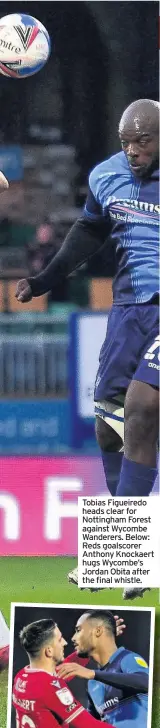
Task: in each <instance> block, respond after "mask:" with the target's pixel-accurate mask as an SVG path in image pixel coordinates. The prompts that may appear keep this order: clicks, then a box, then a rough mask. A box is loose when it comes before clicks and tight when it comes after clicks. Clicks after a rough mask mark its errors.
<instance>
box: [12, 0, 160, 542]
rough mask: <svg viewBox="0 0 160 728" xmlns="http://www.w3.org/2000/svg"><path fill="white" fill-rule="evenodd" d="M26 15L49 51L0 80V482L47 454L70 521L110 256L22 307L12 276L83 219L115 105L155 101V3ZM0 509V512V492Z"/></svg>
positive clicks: (89, 488)
mask: <svg viewBox="0 0 160 728" xmlns="http://www.w3.org/2000/svg"><path fill="white" fill-rule="evenodd" d="M146 9H147V12H146ZM16 10H17V4H16V3H15V2H0V15H1V16H3V15H5V14H8V13H10V12H12V13H13V12H16ZM25 12H26V13H30V14H32V15H34V16H36V15H37V13H38V17H39V19H40V20H41V21H42V23H44V25H45V26H46V27H47V28H48V31H49V33H50V36H51V41H52V54H51V58H50V60H49V62H48V64H47V65H46V67H45V68H44V69H43V70H42V71H41V73H40V74H38V75H36V76H33V77H32V78H29V79H26V80H25V81H24V82H22V81H21V82H20V81H19V82H18V81H15V82H13V81H12V80H11V79H5V78H4V77H3V76H1V81H0V102H1V115H0V169H1V170H2V171H3V172H4V174H6V176H7V177H8V179H9V181H10V189H9V192H6V193H3V195H2V196H1V198H0V397H1V413H0V471H1V483H2V490H3V491H4V488H5V489H6V488H8V492H9V496H8V497H9V498H10V496H12V495H13V497H14V496H15V497H17V498H18V497H19V493H20V490H22V489H21V479H23V481H24V478H25V479H26V480H25V484H26V487H27V467H26V461H24V460H23V456H29V457H30V467H31V476H30V478H31V479H30V485H32V484H33V482H35V477H36V476H35V469H36V463H35V461H34V456H36V455H37V456H38V458H39V456H42V458H43V457H44V456H45V458H44V462H45V463H46V469H47V470H46V474H45V468H44V482H45V475H46V478H47V477H49V476H51V477H52V476H53V479H54V482H53V487H54V488H55V480H56V479H57V478H59V479H60V480H59V490H60V491H62V500H63V492H64V491H65V492H66V493H67V495H65V498H68V499H70V498H72V493H73V491H75V496H74V498H75V502H74V505H73V512H72V517H73V518H74V519H75V518H76V517H77V511H76V503H77V493H78V492H79V494H81V495H82V494H83V492H84V493H86V492H88V493H89V492H90V493H91V492H94V493H97V490H99V492H103V491H104V490H105V484H104V479H103V472H102V467H101V463H100V460H99V453H98V448H97V446H96V442H95V437H94V419H93V383H94V376H95V371H96V366H97V360H98V353H99V348H100V344H101V340H102V339H103V336H104V330H105V327H106V321H107V311H108V310H109V308H110V306H111V303H112V277H113V275H114V267H115V262H114V251H113V250H112V247H111V246H110V245H108V264H107V267H106V264H105V266H104V261H103V250H102V252H101V254H100V253H99V254H98V255H96V256H94V257H93V258H92V259H91V260H90V262H89V263H88V264H85V265H84V266H82V268H81V269H79V271H78V272H77V273H76V274H74V275H72V276H71V277H70V278H69V279H68V280H67V281H66V285H65V287H63V288H62V289H61V286H59V285H58V286H57V289H55V288H54V290H52V291H51V292H50V293H49V294H48V295H45V296H41V297H40V298H36V299H33V301H32V302H31V303H29V304H25V305H24V306H23V307H22V305H21V304H20V303H18V302H17V300H16V298H15V289H16V281H17V279H19V278H22V277H25V276H27V275H28V274H29V273H32V274H33V275H34V274H36V273H37V272H38V271H40V270H42V268H43V267H44V266H45V265H46V263H47V262H48V261H49V260H50V259H51V258H52V256H53V255H54V254H55V252H56V251H57V249H58V248H59V246H60V245H61V243H62V241H63V239H64V236H65V234H66V232H67V231H68V230H69V228H70V226H71V225H72V223H73V222H74V221H75V220H76V218H77V216H80V214H81V210H82V207H83V204H84V201H85V196H86V190H87V177H88V173H89V171H90V170H91V168H92V167H93V166H94V165H95V164H96V163H98V162H99V161H101V160H102V159H103V158H105V157H106V156H109V155H110V154H112V153H114V152H116V151H118V149H119V142H118V135H117V125H118V121H119V118H120V115H121V113H122V111H123V110H124V108H125V106H126V105H127V104H128V103H130V102H131V101H133V100H134V99H136V98H139V97H148V98H153V99H158V53H157V33H158V3H156V2H147V6H146V3H144V2H136V5H135V3H126V2H114V3H113V2H107V3H106V2H101V3H99V2H76V3H73V2H61V1H60V2H52V3H50V2H41V3H40V4H39V6H37V2H26V3H25ZM100 312H101V313H100ZM92 332H93V333H92ZM88 342H89V345H88ZM57 455H59V458H58V459H57ZM4 456H5V457H6V458H7V462H6V459H4ZM9 456H10V457H9ZM11 456H14V457H15V461H14V462H12V461H11ZM20 456H21V457H20ZM31 456H32V457H31ZM64 456H66V457H67V461H65V460H64ZM31 464H32V465H31ZM14 468H15V470H14ZM24 471H25V472H24ZM14 472H15V476H14ZM18 473H19V474H18ZM11 474H12V477H11ZM66 477H67V482H65V478H66ZM71 481H72V486H71V488H70V483H71ZM18 482H19V491H17V490H16V489H17V483H18ZM56 482H57V480H56ZM28 485H29V484H28ZM43 485H44V483H43V484H41V487H42V489H43ZM37 486H38V480H37ZM42 497H43V495H42ZM48 497H49V496H48ZM57 497H58V496H57ZM8 504H9V501H8ZM0 506H1V508H2V509H4V513H5V509H6V510H7V508H8V505H7V501H5V502H4V500H3V499H2V498H1V503H0ZM20 507H21V510H22V511H23V509H24V502H23V501H22V503H21V506H20ZM7 512H8V511H7ZM65 515H66V517H67V509H66V513H65ZM6 529H7V527H5V524H4V528H3V529H2V531H4V533H3V532H2V538H1V541H2V545H1V552H2V553H6V550H7V549H8V545H9V553H16V550H15V546H14V543H13V539H12V538H11V537H10V536H9V530H8V532H7V534H8V535H7V534H6ZM16 538H17V539H18V536H17V537H16V535H15V543H16ZM11 541H12V543H11ZM19 551H20V552H21V549H19ZM42 551H43V548H42ZM58 552H60V550H59V551H58ZM75 552H76V539H75V544H74V548H73V549H71V550H70V545H68V554H69V555H72V554H73V553H75ZM22 553H24V550H23V547H22ZM45 553H46V550H44V554H45Z"/></svg>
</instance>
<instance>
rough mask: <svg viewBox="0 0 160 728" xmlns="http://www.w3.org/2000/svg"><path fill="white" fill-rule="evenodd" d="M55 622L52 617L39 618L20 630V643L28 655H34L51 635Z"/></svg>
mask: <svg viewBox="0 0 160 728" xmlns="http://www.w3.org/2000/svg"><path fill="white" fill-rule="evenodd" d="M55 627H56V623H55V622H53V620H52V619H39V620H38V621H37V622H31V624H27V625H26V627H23V629H22V630H21V632H20V635H19V637H20V643H21V645H22V647H24V649H25V650H26V652H27V653H28V655H29V656H31V657H36V656H37V655H38V654H39V652H40V649H41V647H42V646H43V645H44V644H45V643H47V642H48V641H49V639H50V638H52V637H53V632H54V629H55Z"/></svg>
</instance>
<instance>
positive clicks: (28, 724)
mask: <svg viewBox="0 0 160 728" xmlns="http://www.w3.org/2000/svg"><path fill="white" fill-rule="evenodd" d="M16 728H36V725H35V723H34V722H33V720H32V718H29V715H23V717H22V719H20V716H19V715H18V713H16Z"/></svg>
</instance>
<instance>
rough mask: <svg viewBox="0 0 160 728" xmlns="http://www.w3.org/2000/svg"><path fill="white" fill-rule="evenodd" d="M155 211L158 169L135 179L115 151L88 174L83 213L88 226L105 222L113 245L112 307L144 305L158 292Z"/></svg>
mask: <svg viewBox="0 0 160 728" xmlns="http://www.w3.org/2000/svg"><path fill="white" fill-rule="evenodd" d="M159 210H160V206H159V170H155V171H153V172H151V173H150V176H148V177H146V178H143V179H142V178H141V179H138V178H136V177H135V176H134V175H133V173H132V172H131V170H130V167H129V164H128V161H127V158H126V156H125V154H124V152H119V153H118V154H114V155H113V156H112V157H110V158H109V159H107V160H106V161H104V162H102V163H101V164H98V165H97V166H96V167H95V168H94V169H93V171H92V172H91V174H90V177H89V193H88V197H87V201H86V205H85V208H84V213H83V214H84V217H85V218H87V219H88V220H90V221H91V222H92V221H93V223H94V222H95V221H96V222H98V221H99V222H101V220H103V223H104V218H105V220H106V238H107V236H110V237H111V239H112V241H113V243H114V245H115V254H116V269H117V272H116V276H115V279H114V283H113V297H114V301H115V302H116V303H117V304H123V305H124V304H125V303H129V304H130V303H143V302H145V301H150V300H151V299H152V298H153V296H155V295H156V294H157V293H158V291H159V280H158V249H159ZM106 245H107V241H106Z"/></svg>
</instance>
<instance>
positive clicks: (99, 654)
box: [92, 640, 117, 667]
mask: <svg viewBox="0 0 160 728" xmlns="http://www.w3.org/2000/svg"><path fill="white" fill-rule="evenodd" d="M116 650H117V645H116V642H115V641H114V640H111V641H110V642H109V643H108V641H107V642H106V643H105V642H103V644H102V645H101V646H100V647H99V648H98V650H94V652H93V653H92V657H93V659H94V660H95V662H98V664H99V665H100V667H104V665H107V662H108V661H109V660H110V657H112V655H114V652H116Z"/></svg>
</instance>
